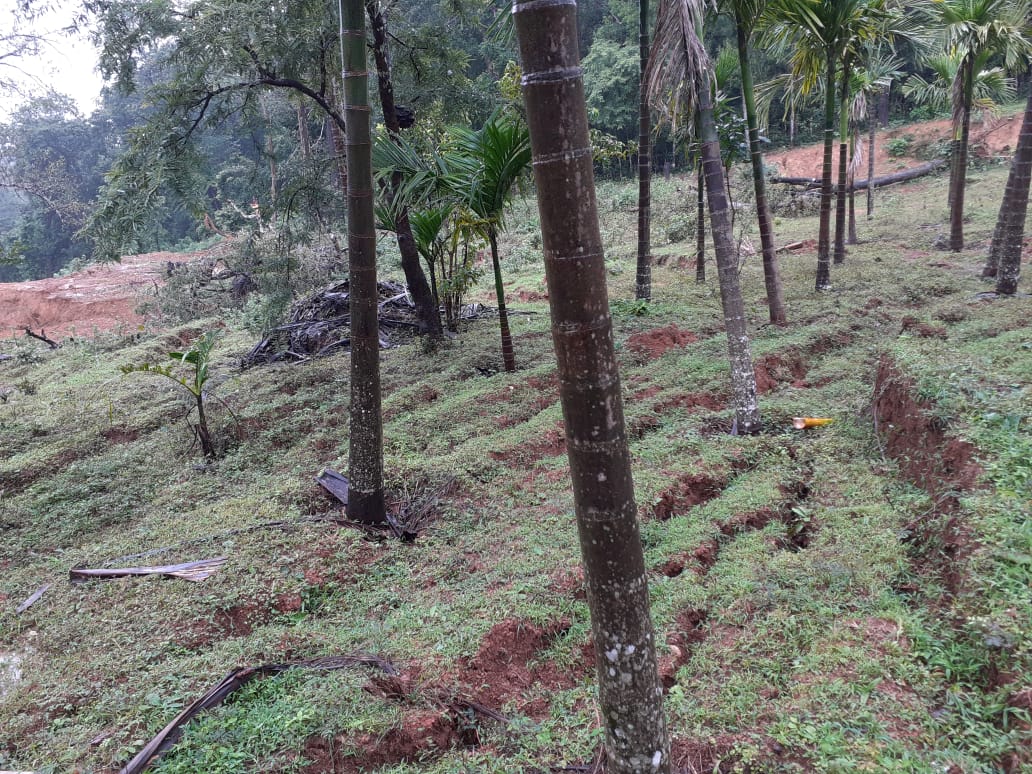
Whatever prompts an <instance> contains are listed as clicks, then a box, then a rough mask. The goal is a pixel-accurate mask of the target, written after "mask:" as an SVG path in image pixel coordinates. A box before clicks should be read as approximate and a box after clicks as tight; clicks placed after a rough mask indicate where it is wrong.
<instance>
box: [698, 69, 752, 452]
mask: <svg viewBox="0 0 1032 774" xmlns="http://www.w3.org/2000/svg"><path fill="white" fill-rule="evenodd" d="M699 124H700V126H701V128H702V136H701V140H702V163H703V167H704V168H705V170H706V197H707V201H708V202H709V214H710V228H711V230H712V232H713V252H714V253H715V254H716V259H717V276H718V279H719V281H720V302H721V306H722V307H723V310H724V328H725V331H726V333H727V352H728V359H729V360H730V362H731V392H732V394H733V395H734V403H735V420H736V423H737V427H738V432H739V433H742V434H752V433H758V432H759V431H760V430H761V429H762V423H761V421H760V408H759V404H758V403H757V400H756V373H755V371H754V370H753V363H752V354H751V353H750V351H749V331H748V327H747V325H746V320H745V306H744V304H743V303H742V288H741V285H740V284H739V282H738V260H737V256H736V255H735V246H734V241H733V239H732V238H731V218H730V214H729V212H728V210H729V207H728V202H727V196H726V195H725V193H724V180H723V177H724V168H723V166H722V164H721V162H720V140H719V139H718V137H717V127H716V123H715V122H714V120H713V97H712V95H711V94H710V89H709V85H708V84H703V85H702V87H701V88H700V89H699Z"/></svg>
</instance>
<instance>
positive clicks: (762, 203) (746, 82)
mask: <svg viewBox="0 0 1032 774" xmlns="http://www.w3.org/2000/svg"><path fill="white" fill-rule="evenodd" d="M749 21H750V20H747V19H742V18H741V17H740V16H739V15H738V13H737V11H736V13H735V25H736V27H737V31H738V63H739V67H740V68H741V71H742V96H743V100H742V101H743V102H744V103H745V122H746V126H748V128H749V158H750V160H751V161H752V173H753V190H754V191H755V192H756V219H757V221H758V223H759V227H760V244H761V246H762V250H763V283H764V286H765V287H766V290H767V311H768V312H769V314H770V321H771V322H772V323H773V324H774V325H785V324H787V320H786V318H785V302H784V298H783V295H784V294H783V292H782V289H781V271H780V267H779V266H778V254H777V248H776V247H775V246H774V227H773V224H772V222H771V217H770V208H769V207H768V206H767V182H766V178H765V175H764V170H763V154H762V152H761V151H760V129H759V123H758V121H757V118H756V98H755V96H754V94H753V78H752V67H751V66H750V63H749V33H748V31H747V26H746V25H747V24H748V22H749Z"/></svg>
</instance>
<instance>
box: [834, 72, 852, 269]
mask: <svg viewBox="0 0 1032 774" xmlns="http://www.w3.org/2000/svg"><path fill="white" fill-rule="evenodd" d="M849 70H850V64H849V60H848V59H844V60H843V61H842V92H841V94H840V96H839V166H838V186H837V188H836V196H835V263H836V264H840V263H842V262H843V261H845V260H846V199H847V197H848V196H849V191H848V190H847V186H846V178H847V177H848V172H847V168H848V165H849V164H848V162H849V143H848V138H847V135H848V134H849Z"/></svg>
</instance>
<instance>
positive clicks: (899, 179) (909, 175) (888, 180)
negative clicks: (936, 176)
mask: <svg viewBox="0 0 1032 774" xmlns="http://www.w3.org/2000/svg"><path fill="white" fill-rule="evenodd" d="M945 166H946V159H935V160H934V161H929V162H928V163H927V164H921V165H920V166H917V167H913V168H911V169H904V170H903V171H902V172H895V173H893V174H891V175H882V176H881V177H876V178H874V187H875V188H884V187H885V186H887V185H895V184H896V183H905V182H906V181H907V180H913V179H914V178H917V177H923V176H925V175H930V174H931V173H932V172H935V171H936V170H938V169H942V168H943V167H945ZM770 182H772V183H783V184H785V185H801V186H804V187H805V188H806V189H807V190H812V189H814V188H820V187H821V179H820V178H819V177H772V178H771V179H770ZM867 185H868V181H867V180H856V181H854V182H853V190H854V191H866V190H867ZM832 192H835V193H837V192H838V185H833V186H832Z"/></svg>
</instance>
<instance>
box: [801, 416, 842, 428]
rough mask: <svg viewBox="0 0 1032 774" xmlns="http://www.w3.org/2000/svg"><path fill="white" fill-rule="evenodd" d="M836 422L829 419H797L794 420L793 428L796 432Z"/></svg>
mask: <svg viewBox="0 0 1032 774" xmlns="http://www.w3.org/2000/svg"><path fill="white" fill-rule="evenodd" d="M834 421H835V420H833V419H829V418H827V417H795V418H794V419H793V420H792V427H794V428H795V429H796V430H806V429H808V428H811V427H821V426H822V425H830V424H831V423H832V422H834Z"/></svg>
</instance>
